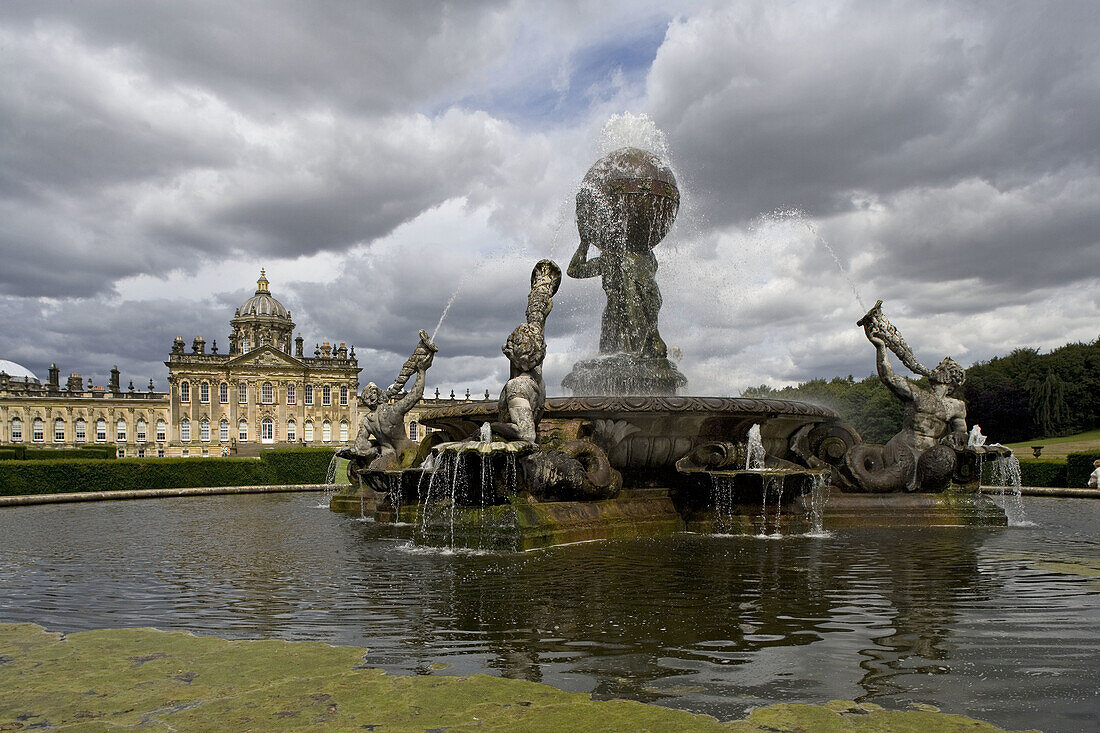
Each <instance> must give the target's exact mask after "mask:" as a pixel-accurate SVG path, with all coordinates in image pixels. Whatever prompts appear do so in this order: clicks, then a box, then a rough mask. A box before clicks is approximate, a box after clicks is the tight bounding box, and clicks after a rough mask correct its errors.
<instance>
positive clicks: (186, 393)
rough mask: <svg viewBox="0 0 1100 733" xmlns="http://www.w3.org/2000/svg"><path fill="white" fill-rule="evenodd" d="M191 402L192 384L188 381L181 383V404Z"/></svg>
mask: <svg viewBox="0 0 1100 733" xmlns="http://www.w3.org/2000/svg"><path fill="white" fill-rule="evenodd" d="M190 401H191V383H190V382H188V381H186V380H185V381H183V382H180V402H190Z"/></svg>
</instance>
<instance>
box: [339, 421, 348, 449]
mask: <svg viewBox="0 0 1100 733" xmlns="http://www.w3.org/2000/svg"><path fill="white" fill-rule="evenodd" d="M340 442H341V443H346V442H348V421H347V420H341V421H340Z"/></svg>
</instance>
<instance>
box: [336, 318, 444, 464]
mask: <svg viewBox="0 0 1100 733" xmlns="http://www.w3.org/2000/svg"><path fill="white" fill-rule="evenodd" d="M436 351H438V349H436V346H435V344H434V343H432V340H431V338H429V337H428V334H427V332H426V331H423V330H421V331H420V343H419V344H418V345H417V347H416V350H415V351H413V353H412V355H411V356H410V357H409V358H408V359H407V360H406V361H405V365H404V366H403V367H402V369H401V373H400V374H399V375H398V377H397V379H396V380H394V383H393V384H392V385H391V386H390V387H389V389H387V390H385V391H383V390H382V389H381V388H380V387H379V386H378V385H377V384H375V383H374V382H370V383H369V384H367V386H366V388H365V389H364V390H363V402H364V403H365V404H366V406H367V409H369V410H370V412H369V413H367V415H366V416H365V417H364V418H363V419H362V421H360V423H359V434H358V435H357V436H356V437H355V443H354V444H353V445H352V447H351V448H343V449H341V450H340V451H338V452H337V455H338V456H340V457H341V458H347V459H348V460H350V461H351V462H352V464H353V468H355V469H358V470H363V469H370V470H376V471H377V470H386V469H393V468H399V467H400V464H401V457H402V454H403V453H405V452H406V451H408V450H409V449H411V448H415V447H416V443H414V442H413V441H411V440H409V438H408V436H406V435H405V413H407V412H408V411H409V410H411V409H412V408H413V407H415V406H416V403H417V402H419V401H420V399H421V398H422V397H423V396H424V384H425V380H426V375H427V371H428V368H429V367H430V366H431V365H432V360H433V359H434V358H435V354H436ZM413 374H416V381H415V382H414V383H413V388H412V389H410V390H409V391H408V392H407V393H405V394H403V395H402V394H401V391H402V389H403V388H404V386H405V383H406V382H407V381H408V379H409V377H411V376H412V375H413ZM391 400H393V402H392V403H391Z"/></svg>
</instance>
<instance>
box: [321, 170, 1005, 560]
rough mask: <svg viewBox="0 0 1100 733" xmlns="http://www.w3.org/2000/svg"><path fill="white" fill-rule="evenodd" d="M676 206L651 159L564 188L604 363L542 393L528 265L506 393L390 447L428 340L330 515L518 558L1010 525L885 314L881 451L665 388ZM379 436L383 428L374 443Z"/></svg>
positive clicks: (800, 420) (872, 320) (825, 413)
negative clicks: (887, 412) (867, 530)
mask: <svg viewBox="0 0 1100 733" xmlns="http://www.w3.org/2000/svg"><path fill="white" fill-rule="evenodd" d="M679 202H680V195H679V190H678V188H677V186H676V179H675V177H674V176H673V174H672V171H671V169H670V168H669V166H668V165H667V164H666V163H665V162H664V161H662V160H661V159H660V158H658V157H657V156H656V155H654V154H653V153H650V152H647V151H643V150H639V149H637V148H622V149H619V150H616V151H614V152H612V153H609V154H608V155H606V156H604V157H603V158H601V159H600V160H599V161H597V162H596V164H595V165H593V166H592V168H591V169H590V170H589V171H588V173H587V174H586V175H585V177H584V180H583V182H582V185H581V189H580V191H579V192H578V194H577V227H578V232H579V235H580V244H579V247H578V248H577V251H576V253H575V254H574V256H573V258H572V260H571V262H570V263H569V267H568V270H567V273H568V275H569V276H570V277H573V278H590V277H597V276H599V277H600V278H601V282H602V284H603V289H604V292H605V294H606V297H607V302H606V306H605V308H604V312H603V317H602V320H601V335H600V350H599V354H598V355H597V356H596V357H595V358H592V359H586V360H581V361H578V362H577V363H576V364H574V366H573V370H572V371H571V372H570V374H569V375H568V376H567V377H566V378H565V379H564V380H563V381H562V386H563V387H565V388H566V389H569V390H571V391H572V392H573V396H571V397H547V396H546V386H545V383H544V381H543V378H542V361H543V359H544V357H545V355H546V344H545V339H544V335H543V334H544V327H545V323H546V319H547V317H548V316H549V314H550V311H551V309H552V307H553V300H552V298H553V295H554V294H555V293H556V292H557V290H558V288H559V286H560V284H561V270H560V269H559V268H558V266H557V265H556V264H555V263H553V262H551V261H550V260H543V261H541V262H539V263H538V264H536V265H535V267H534V269H533V271H532V273H531V287H530V292H529V295H528V305H527V309H526V314H525V315H526V318H525V321H524V322H523V323H521V324H520V325H519V326H518V327H517V328H516V329H515V330H514V331H513V332H512V334H511V335H510V336H509V337H508V340H507V342H506V343H505V344H504V346H503V347H502V350H503V352H504V354H505V356H506V357H507V358H508V360H509V364H510V370H511V371H510V378H509V380H508V382H507V384H506V385H505V387H504V389H503V390H502V392H501V395H500V399H499V401H498V402H497V403H496V404H495V405H494V404H492V403H488V402H484V403H476V402H475V403H462V404H456V405H447V406H443V407H437V408H432V409H431V410H427V411H425V412H423V413H422V414H421V422H422V423H423V424H425V425H428V426H430V427H433V428H436V429H437V432H433V433H430V434H429V435H427V436H426V437H425V438H424V439H423V440H422V441H421V442H420V443H419V445H417V446H411V445H405V443H402V436H399V435H393V436H389V437H386V436H387V435H388V433H387V432H386V427H385V426H388V425H390V424H391V423H392V424H393V425H396V424H399V422H398V418H395V417H394V415H396V413H397V412H399V411H400V410H402V409H404V410H407V409H409V408H410V407H411V404H412V402H410V397H409V396H410V395H414V396H416V399H419V392H417V388H419V389H421V390H422V383H423V374H424V372H425V371H426V369H427V368H428V367H429V366H430V365H431V360H432V358H433V357H434V355H435V347H434V345H433V344H431V343H430V341H429V340H427V339H426V337H425V335H424V332H421V344H420V346H419V347H418V349H417V351H416V352H414V354H413V356H412V357H410V360H409V362H408V363H406V367H405V369H404V370H403V372H402V374H403V376H405V378H406V379H407V378H408V376H409V375H411V374H412V373H414V372H415V373H417V374H418V375H419V376H418V380H417V383H416V385H415V386H414V389H413V390H412V391H411V392H410V393H408V394H404V395H403V394H402V393H400V392H399V391H398V392H394V393H393V394H390V395H388V396H389V400H381V399H380V398H379V396H378V395H373V394H370V395H367V396H366V400H367V403H368V406H372V405H373V406H374V407H372V410H373V411H372V413H371V415H376V413H377V418H376V419H375V420H374V422H371V418H370V416H368V418H367V419H365V420H364V426H363V429H362V430H361V434H360V440H357V442H356V446H357V448H355V449H353V451H352V453H351V454H349V456H348V457H349V458H351V459H352V464H351V467H350V468H349V477H350V478H352V479H353V481H352V486H351V488H350V489H349V491H348V492H345V493H344V495H338V496H337V497H336V499H334V500H333V504H332V507H333V509H335V510H342V511H349V512H359V513H364V512H365V511H366V508H367V507H368V506H369V507H370V509H371V510H372V512H373V516H374V517H375V518H376V519H377V520H379V521H391V522H399V523H402V524H408V525H413V526H415V527H417V528H418V537H419V538H421V539H423V540H425V541H428V542H444V543H450V544H464V545H476V546H482V547H484V546H493V547H510V548H514V549H521V548H528V547H534V546H545V545H550V544H556V543H562V542H574V541H579V540H584V539H596V538H607V537H620V536H637V535H640V534H643V535H652V534H662V533H669V532H675V531H683V530H691V531H704V532H710V531H716V530H720V531H735V532H744V533H752V534H759V533H764V534H769V533H774V532H792V531H808V530H818V531H821V530H822V529H824V528H826V527H839V526H852V525H866V524H878V525H881V524H891V525H899V524H900V525H906V524H908V525H928V524H1004V523H1005V515H1004V512H1003V511H1001V510H1000V509H999V508H998V507H997V506H996V505H995V504H993V502H992V501H990V500H989V499H987V498H985V497H982V496H981V495H980V493H978V491H977V488H978V487H977V481H978V478H979V477H980V470H981V466H980V464H981V460H983V459H984V457H985V456H986V454H987V453H990V452H991V449H985V448H981V449H975V448H974V447H973V446H967V441H966V432H965V431H966V425H965V405H963V404H962V403H961V401H960V400H958V399H957V398H956V397H953V396H950V395H949V392H951V391H952V390H953V389H954V388H955V387H957V386H958V384H959V383H960V382H959V380H958V374H959V373H960V372H961V369H960V368H958V365H955V364H954V362H950V363H947V362H946V361H945V363H943V364H941V365H940V367H939V368H937V370H927V369H925V368H924V367H921V366H920V365H919V364H918V363H917V362H916V360H915V359H912V358H911V356H912V352H911V351H909V350H908V346H907V345H905V343H904V340H903V339H901V337H900V334H898V333H897V330H896V329H895V328H893V326H892V325H891V324H890V323H889V321H887V320H886V319H885V317H884V316H883V315H882V314H881V303H880V304H878V305H877V306H876V309H877V310H876V309H872V312H871V313H869V314H868V315H867V316H865V317H864V319H862V320H861V321H860V322H859V325H861V326H863V327H864V329H865V331H866V333H867V336H868V338H869V339H870V340H871V341H872V343H873V344H875V346H876V349H877V350H878V364H879V373H880V376H881V377H882V378H883V380H884V382H886V383H887V385H888V386H890V387H891V389H892V390H893V391H894V393H895V394H896V395H897V396H898V397H899V399H902V400H906V401H907V402H906V404H907V413H906V414H907V422H906V427H905V429H904V430H903V431H902V433H901V434H899V436H898V437H897V438H895V439H894V440H891V441H890V442H889V443H888V444H887V445H886V446H864V445H862V441H861V439H860V436H859V434H858V433H857V432H856V431H855V430H854V429H852V428H851V427H850V426H848V425H845V424H844V423H843V422H841V421H840V418H839V416H838V415H837V414H836V413H835V412H833V411H832V410H829V409H827V408H824V407H819V406H816V405H810V404H804V403H799V402H792V401H786V400H774V399H753V398H728V397H690V396H679V395H677V392H678V391H679V390H680V389H682V388H683V387H685V386H686V384H687V379H686V378H685V377H684V376H683V374H681V373H680V372H679V370H678V369H677V368H676V367H675V365H673V364H672V362H670V361H669V359H668V353H667V349H666V347H665V344H664V341H663V340H662V339H661V336H660V333H659V331H658V316H659V313H660V308H661V295H660V291H659V289H658V287H657V284H656V281H655V279H654V276H655V273H656V271H657V259H656V256H655V254H654V249H655V248H656V246H657V245H658V244H659V243H660V242H661V240H662V239H663V238H664V237H665V235H666V234H667V233H668V232H669V230H670V229H671V227H672V225H673V222H674V221H675V217H676V213H677V211H678V209H679ZM593 248H595V249H596V250H598V251H599V253H598V254H596V255H594V256H593V255H592V249H593ZM888 348H889V349H891V350H893V351H894V353H895V354H898V355H899V358H902V361H903V363H905V364H906V365H907V366H909V367H910V368H914V369H917V367H919V369H917V371H918V373H921V374H925V375H926V376H928V377H929V378H930V379H931V380H932V383H933V386H932V389H931V391H929V390H925V389H923V388H921V387H918V386H916V385H915V384H914V383H911V382H909V381H908V380H905V379H904V378H902V377H899V376H897V375H895V374H893V372H892V370H891V368H890V366H889V361H888V359H887V357H886V356H885V351H886V350H887V349H888ZM952 365H954V366H952ZM921 369H924V371H920V370H921ZM406 372H408V374H405V373H406ZM941 377H942V378H941ZM937 380H938V381H937ZM368 389H369V388H368ZM392 389H394V388H391V390H392ZM413 402H415V400H413ZM383 403H385V404H388V405H389V412H388V413H386V416H385V417H386V420H385V421H383V420H381V416H382V412H384V410H383V406H384V405H383ZM390 413H394V414H390ZM383 422H384V423H385V425H383ZM374 423H378V426H375V424H374ZM376 427H377V429H378V430H380V431H381V432H382V435H383V437H381V438H370V436H369V434H370V433H371V431H374V430H375V429H376ZM960 430H961V431H962V439H961V440H960V438H959V435H958V434H959V431H960ZM363 431H366V434H364V432H363ZM376 434H377V433H376ZM372 440H373V442H371V441H372ZM405 442H406V443H407V442H409V441H407V439H405ZM360 444H362V446H365V447H364V448H363V450H360V449H359V448H358V446H360ZM387 446H389V449H388V450H387ZM993 452H994V453H995V451H993ZM994 457H996V456H994Z"/></svg>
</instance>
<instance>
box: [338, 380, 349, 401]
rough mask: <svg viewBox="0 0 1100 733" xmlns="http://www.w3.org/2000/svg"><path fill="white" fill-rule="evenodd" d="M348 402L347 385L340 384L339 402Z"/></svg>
mask: <svg viewBox="0 0 1100 733" xmlns="http://www.w3.org/2000/svg"><path fill="white" fill-rule="evenodd" d="M347 403H348V386H347V385H346V384H341V385H340V404H341V405H346V404H347Z"/></svg>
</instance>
